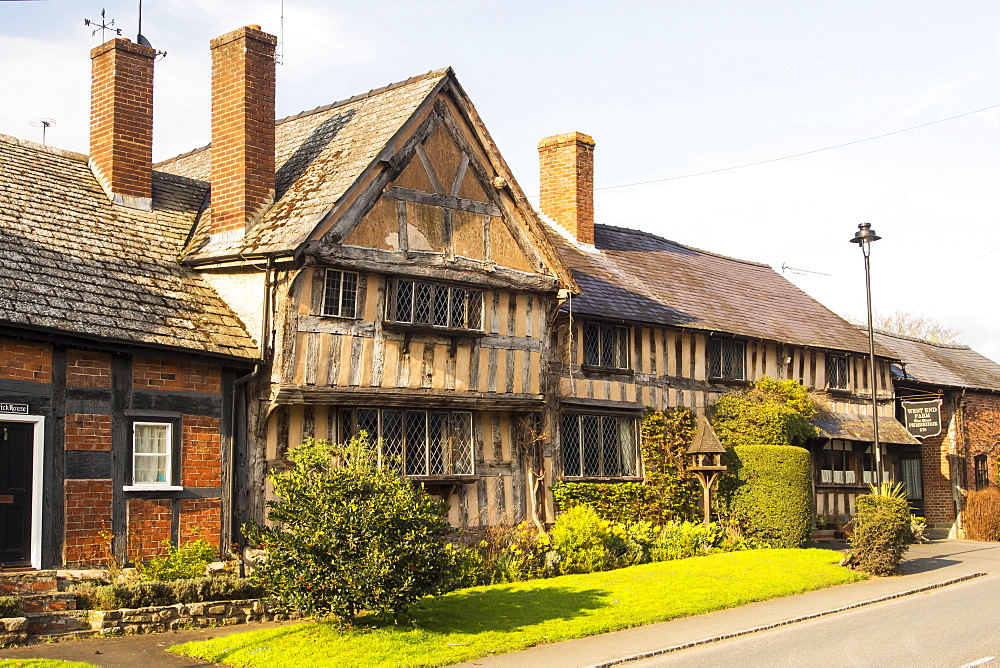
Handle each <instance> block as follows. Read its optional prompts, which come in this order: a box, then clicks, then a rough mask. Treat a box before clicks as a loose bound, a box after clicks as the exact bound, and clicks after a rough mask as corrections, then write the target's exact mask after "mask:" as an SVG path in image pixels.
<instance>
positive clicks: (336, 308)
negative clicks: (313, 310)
mask: <svg viewBox="0 0 1000 668" xmlns="http://www.w3.org/2000/svg"><path fill="white" fill-rule="evenodd" d="M342 275H343V274H342V272H339V271H336V270H334V269H327V270H326V288H325V290H324V293H323V315H340V279H341V276H342Z"/></svg>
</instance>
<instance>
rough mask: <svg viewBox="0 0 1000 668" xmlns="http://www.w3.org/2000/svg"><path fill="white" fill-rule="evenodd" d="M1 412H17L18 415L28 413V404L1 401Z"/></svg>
mask: <svg viewBox="0 0 1000 668" xmlns="http://www.w3.org/2000/svg"><path fill="white" fill-rule="evenodd" d="M0 413H16V414H18V415H27V414H28V404H8V403H7V402H5V401H0Z"/></svg>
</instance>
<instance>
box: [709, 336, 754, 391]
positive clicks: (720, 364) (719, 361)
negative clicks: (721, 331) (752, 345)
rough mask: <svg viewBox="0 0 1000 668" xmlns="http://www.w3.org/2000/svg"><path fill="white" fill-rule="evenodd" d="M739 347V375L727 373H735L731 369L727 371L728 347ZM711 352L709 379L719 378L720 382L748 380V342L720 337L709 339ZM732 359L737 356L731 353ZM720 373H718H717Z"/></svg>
mask: <svg viewBox="0 0 1000 668" xmlns="http://www.w3.org/2000/svg"><path fill="white" fill-rule="evenodd" d="M737 346H738V347H739V349H740V354H739V356H738V357H739V359H740V363H739V365H740V366H739V375H736V374H735V373H727V371H733V369H732V368H731V366H730V368H729V369H726V366H725V363H724V362H725V359H724V358H725V350H724V348H727V347H733V348H734V347H737ZM708 348H709V351H708V377H709V378H718V379H720V380H742V381H745V380H747V342H746V341H744V340H743V339H728V338H720V337H712V338H711V339H709V346H708ZM730 357H731V358H735V356H733V355H732V353H730ZM716 372H718V373H716Z"/></svg>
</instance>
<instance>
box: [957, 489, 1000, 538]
mask: <svg viewBox="0 0 1000 668" xmlns="http://www.w3.org/2000/svg"><path fill="white" fill-rule="evenodd" d="M962 525H963V526H964V527H965V537H966V538H968V539H969V540H987V541H1000V490H998V489H996V488H995V487H990V488H988V489H984V490H980V491H978V492H969V494H968V496H966V497H965V507H964V508H963V509H962Z"/></svg>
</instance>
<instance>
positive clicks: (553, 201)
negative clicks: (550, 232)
mask: <svg viewBox="0 0 1000 668" xmlns="http://www.w3.org/2000/svg"><path fill="white" fill-rule="evenodd" d="M538 164H539V171H540V173H541V197H540V199H541V205H542V213H544V214H545V215H546V216H548V217H549V218H551V219H552V220H554V221H556V222H557V223H559V225H561V226H562V227H564V228H565V229H566V230H568V231H569V233H570V234H572V235H573V238H575V239H576V240H577V241H581V242H583V243H587V244H592V243H594V140H593V139H591V138H590V137H588V136H587V135H585V134H583V133H582V132H568V133H566V134H561V135H555V136H554V137H546V138H545V139H543V140H542V141H540V142H538Z"/></svg>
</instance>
